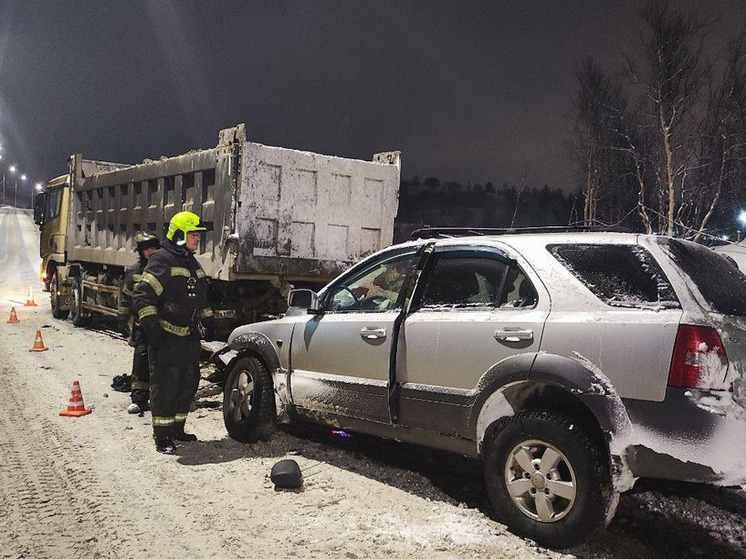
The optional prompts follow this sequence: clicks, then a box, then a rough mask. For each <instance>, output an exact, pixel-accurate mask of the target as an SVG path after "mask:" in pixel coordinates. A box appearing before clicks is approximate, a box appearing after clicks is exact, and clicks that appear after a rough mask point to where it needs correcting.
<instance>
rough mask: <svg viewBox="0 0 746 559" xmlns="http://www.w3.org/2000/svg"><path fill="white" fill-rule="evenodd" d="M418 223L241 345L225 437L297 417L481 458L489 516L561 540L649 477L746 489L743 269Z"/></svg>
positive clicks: (677, 252)
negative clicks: (414, 233) (416, 229)
mask: <svg viewBox="0 0 746 559" xmlns="http://www.w3.org/2000/svg"><path fill="white" fill-rule="evenodd" d="M463 233H464V232H463V231H460V230H440V229H437V230H436V229H425V230H422V232H421V233H420V235H419V237H420V238H418V239H416V240H413V241H410V242H407V243H404V244H400V245H396V246H392V247H389V248H387V249H385V250H383V251H380V252H378V253H377V254H374V255H372V256H370V257H368V258H366V259H365V260H363V261H362V262H360V263H359V264H357V265H355V266H353V267H352V268H350V269H349V270H348V271H347V272H345V273H344V274H342V275H341V276H339V277H338V278H337V279H335V280H334V281H332V282H331V283H330V284H329V285H327V286H326V287H325V288H324V289H323V290H322V291H321V292H320V293H319V294H318V295H316V294H315V293H313V292H311V291H308V290H295V291H292V292H291V293H290V295H289V304H290V309H289V310H288V312H287V314H286V315H285V316H284V317H283V318H281V319H278V320H272V321H268V322H262V323H255V324H249V325H245V326H242V327H239V328H237V329H236V330H234V331H233V333H232V334H231V336H230V338H229V341H228V344H229V345H228V347H226V348H225V352H224V353H223V355H222V356H221V359H222V360H223V362H224V363H226V364H227V365H226V366H227V378H226V383H225V392H224V418H225V425H226V428H227V430H228V433H229V434H230V436H231V437H233V438H235V439H237V440H240V441H245V442H253V441H257V440H266V439H267V438H269V436H270V435H271V433H272V430H273V429H274V426H275V425H276V424H277V422H278V421H281V420H286V419H288V418H291V419H300V420H306V421H312V422H316V423H321V424H324V425H330V426H334V427H335V428H337V429H346V430H351V431H358V432H365V433H369V434H374V435H378V436H381V437H388V438H393V439H397V440H399V441H406V442H410V443H416V444H421V445H425V446H428V447H433V448H439V449H446V450H449V451H453V452H457V453H461V454H464V455H467V456H473V457H478V458H481V459H482V460H483V461H484V466H485V478H486V485H487V489H488V492H489V497H490V501H491V503H492V505H493V508H494V515H495V517H496V518H497V519H498V520H499V521H501V522H503V523H505V524H506V525H507V526H508V527H509V528H510V529H511V530H512V531H513V532H515V533H516V534H519V535H522V536H527V537H529V538H532V539H534V540H536V541H537V542H539V543H541V544H543V545H546V546H550V547H560V548H561V547H568V546H571V545H574V544H575V543H578V542H580V541H582V540H583V539H585V538H586V537H587V536H588V535H589V534H590V533H592V532H594V531H597V530H600V529H602V528H603V527H604V526H605V525H607V524H608V523H609V522H610V521H611V519H612V517H613V515H614V512H615V509H616V504H617V502H618V497H619V494H620V493H621V492H623V491H625V490H628V489H630V488H631V487H632V486H633V485H634V483H635V480H636V479H638V478H641V477H652V478H662V479H672V480H686V481H696V482H706V483H714V484H722V485H737V484H743V483H746V410H745V409H744V406H745V405H746V401H745V400H746V386H744V376H745V375H746V373H745V372H744V371H746V276H744V275H743V274H742V273H741V272H740V271H739V270H738V269H737V268H736V267H735V266H733V265H732V263H730V262H729V261H728V260H726V259H725V258H723V257H722V256H720V255H718V254H716V253H714V252H713V251H711V250H709V249H707V248H705V247H702V246H700V245H696V244H693V243H690V242H687V241H682V240H677V239H671V238H667V237H658V236H645V235H636V234H632V233H608V232H567V231H564V232H538V233H537V232H535V231H532V232H530V233H520V234H497V232H496V231H494V230H492V231H486V232H483V231H473V230H472V232H471V233H472V234H470V235H468V236H461V235H462V234H463Z"/></svg>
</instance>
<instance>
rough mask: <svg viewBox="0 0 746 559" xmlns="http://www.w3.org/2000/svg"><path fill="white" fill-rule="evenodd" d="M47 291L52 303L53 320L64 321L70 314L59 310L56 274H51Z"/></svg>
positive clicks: (57, 277)
mask: <svg viewBox="0 0 746 559" xmlns="http://www.w3.org/2000/svg"><path fill="white" fill-rule="evenodd" d="M49 290H50V292H51V293H50V295H49V297H50V299H51V302H52V316H53V317H54V318H59V319H60V320H65V319H66V318H67V315H69V314H70V311H69V310H62V309H61V308H60V297H59V292H60V278H59V276H58V275H57V272H55V273H54V274H52V279H51V280H49Z"/></svg>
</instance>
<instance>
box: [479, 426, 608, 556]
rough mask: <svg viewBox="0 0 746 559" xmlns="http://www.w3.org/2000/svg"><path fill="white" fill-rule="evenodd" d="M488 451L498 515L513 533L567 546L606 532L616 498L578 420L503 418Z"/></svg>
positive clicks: (554, 545) (489, 486)
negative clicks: (610, 511) (606, 525)
mask: <svg viewBox="0 0 746 559" xmlns="http://www.w3.org/2000/svg"><path fill="white" fill-rule="evenodd" d="M485 450H486V463H485V481H486V483H487V493H488V495H489V498H490V501H491V503H492V506H493V508H494V514H495V517H496V518H497V520H499V521H500V522H502V523H504V524H505V525H507V527H508V528H509V529H510V530H511V531H512V532H513V533H515V534H517V535H520V536H524V537H528V538H531V539H532V540H534V541H536V542H538V543H539V544H540V545H543V546H546V547H552V548H566V547H570V546H572V545H575V544H577V543H579V542H581V541H583V540H584V539H586V538H587V537H588V536H589V535H591V534H592V533H595V532H598V531H600V530H601V529H603V528H604V525H605V520H606V519H607V511H608V510H609V508H610V507H611V506H612V505H613V503H614V499H615V497H616V494H615V492H614V491H613V489H612V486H611V481H610V477H609V474H608V472H607V469H606V468H605V467H604V461H603V460H602V457H601V456H602V455H601V452H599V450H598V448H597V447H596V446H595V445H594V444H593V442H592V441H591V439H590V438H589V437H588V435H586V433H585V432H584V431H583V428H582V427H581V426H580V425H579V424H578V422H576V421H572V420H571V419H569V418H568V417H564V416H562V415H558V414H554V413H549V412H542V411H527V412H521V413H519V414H517V415H515V416H513V417H510V418H506V419H504V420H502V424H501V425H499V426H498V429H497V430H496V431H495V434H494V436H493V437H492V438H491V439H490V440H489V441H488V442H487V446H486V449H485Z"/></svg>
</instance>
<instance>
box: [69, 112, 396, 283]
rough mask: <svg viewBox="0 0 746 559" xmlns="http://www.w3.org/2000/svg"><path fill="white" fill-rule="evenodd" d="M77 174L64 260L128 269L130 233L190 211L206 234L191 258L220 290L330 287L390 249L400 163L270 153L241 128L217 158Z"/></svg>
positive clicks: (224, 136)
mask: <svg viewBox="0 0 746 559" xmlns="http://www.w3.org/2000/svg"><path fill="white" fill-rule="evenodd" d="M78 157H79V156H78ZM73 168H74V169H75V168H76V166H75V165H73ZM79 168H80V166H78V169H79ZM74 172H75V177H74V185H73V195H72V199H71V204H72V208H71V211H70V224H69V225H70V227H69V231H71V232H72V233H71V234H70V238H71V240H72V242H71V243H70V244H69V245H68V251H69V254H68V258H69V259H70V260H76V261H87V262H96V263H99V264H107V265H115V266H127V265H129V264H132V263H134V262H135V260H136V254H135V253H134V234H135V232H136V231H138V230H145V231H149V232H152V233H155V234H156V235H158V236H163V235H164V224H165V225H167V224H168V222H169V220H170V219H171V217H172V216H173V215H174V214H176V213H177V212H180V211H183V210H188V211H193V212H195V213H197V214H199V215H200V216H201V217H202V220H203V221H205V222H206V223H207V225H208V226H211V227H212V230H211V231H208V232H207V233H205V236H204V238H203V242H202V243H200V249H199V254H198V255H197V258H198V259H199V260H200V263H201V264H202V266H203V268H204V270H205V272H206V273H207V274H208V276H210V277H211V278H213V279H220V280H226V281H232V280H238V279H268V278H272V277H278V276H281V277H284V278H285V279H286V280H287V281H293V280H319V279H320V278H328V277H331V276H334V275H336V274H337V273H339V272H341V271H342V270H343V269H344V268H346V267H347V266H348V265H349V264H350V263H352V262H355V261H356V260H359V259H360V258H361V257H362V256H365V255H367V254H369V253H371V252H374V251H376V250H378V249H379V248H382V247H384V246H387V245H389V244H390V243H391V241H392V238H393V229H394V217H395V216H396V211H397V207H398V192H399V154H398V152H388V153H384V154H378V155H377V156H375V160H374V161H361V160H354V159H344V158H339V157H331V156H325V155H319V154H315V153H309V152H302V151H297V150H291V149H285V148H277V147H269V146H264V145H262V144H257V143H253V142H249V141H246V139H245V128H244V125H239V126H236V127H234V128H230V129H227V130H223V131H221V133H220V137H219V142H218V145H217V146H216V147H215V148H211V149H206V150H199V151H193V152H189V153H186V154H183V155H179V156H175V157H169V158H162V159H160V160H157V161H145V162H143V163H142V164H138V165H132V166H129V167H126V168H122V169H116V170H113V171H98V172H95V173H93V174H91V175H90V176H84V175H85V174H84V173H83V172H82V170H78V171H74Z"/></svg>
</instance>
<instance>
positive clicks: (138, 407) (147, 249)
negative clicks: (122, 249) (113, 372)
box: [119, 231, 161, 414]
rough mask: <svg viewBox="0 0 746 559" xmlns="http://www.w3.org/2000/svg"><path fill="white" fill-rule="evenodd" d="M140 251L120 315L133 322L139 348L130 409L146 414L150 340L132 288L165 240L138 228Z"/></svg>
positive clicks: (132, 331)
mask: <svg viewBox="0 0 746 559" xmlns="http://www.w3.org/2000/svg"><path fill="white" fill-rule="evenodd" d="M135 243H136V248H135V250H136V251H137V254H139V255H140V258H139V260H138V261H137V263H136V264H134V265H132V266H130V267H129V268H127V273H126V275H125V277H124V287H123V288H122V297H121V299H120V301H119V313H120V318H121V320H122V321H124V322H128V325H129V340H128V341H129V344H130V345H131V346H132V347H133V348H135V351H134V355H133V356H132V389H131V392H130V398H131V399H132V403H131V404H130V405H129V407H128V408H127V411H128V412H129V413H140V414H141V413H143V412H145V411H148V409H149V407H148V402H149V400H150V367H149V365H148V342H147V340H146V339H145V334H144V333H143V331H142V328H141V327H140V324H139V322H138V320H137V317H136V316H135V311H134V309H133V308H132V290H133V289H134V288H135V284H137V283H138V282H139V281H140V278H141V277H142V272H143V270H144V269H145V266H146V265H147V263H148V260H149V259H150V257H151V256H152V255H153V253H154V252H155V251H156V250H158V248H160V246H161V243H160V241H159V240H158V239H157V237H155V236H154V235H151V234H150V233H146V232H145V231H138V232H137V234H136V235H135Z"/></svg>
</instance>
